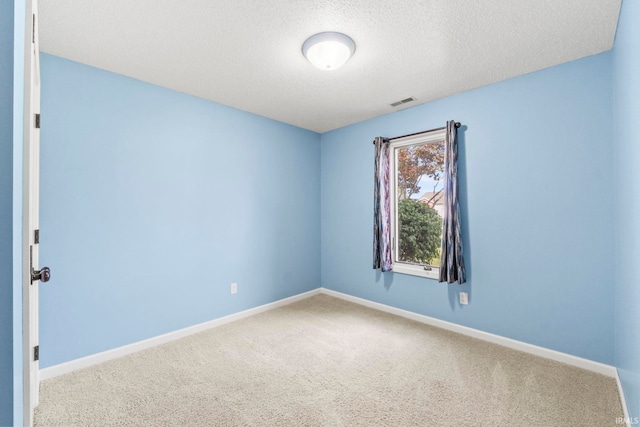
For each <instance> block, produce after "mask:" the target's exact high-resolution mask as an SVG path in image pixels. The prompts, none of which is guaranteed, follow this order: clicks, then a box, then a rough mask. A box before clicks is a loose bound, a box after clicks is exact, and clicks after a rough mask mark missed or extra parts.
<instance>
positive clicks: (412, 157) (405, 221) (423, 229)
mask: <svg viewBox="0 0 640 427" xmlns="http://www.w3.org/2000/svg"><path fill="white" fill-rule="evenodd" d="M396 155H397V178H398V179H397V185H398V188H397V189H396V190H397V193H396V194H397V195H398V200H397V202H398V205H397V206H398V207H397V216H398V253H397V260H398V261H401V262H408V263H417V264H425V265H432V266H436V267H437V266H439V265H440V246H441V239H442V215H443V213H444V143H443V142H441V141H440V142H435V143H425V144H416V145H410V146H407V147H400V148H398V149H397V151H396Z"/></svg>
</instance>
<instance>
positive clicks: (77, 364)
mask: <svg viewBox="0 0 640 427" xmlns="http://www.w3.org/2000/svg"><path fill="white" fill-rule="evenodd" d="M319 293H320V288H318V289H314V290H312V291H309V292H304V293H302V294H298V295H294V296H292V297H289V298H284V299H281V300H278V301H274V302H272V303H269V304H264V305H261V306H258V307H254V308H250V309H248V310H244V311H241V312H238V313H234V314H230V315H229V316H224V317H220V318H218V319H214V320H210V321H208V322H204V323H200V324H197V325H193V326H189V327H187V328H184V329H179V330H177V331H173V332H169V333H167V334H164V335H159V336H157V337H153V338H149V339H146V340H143V341H138V342H135V343H133V344H128V345H124V346H122V347H117V348H114V349H112V350H107V351H103V352H101V353H96V354H92V355H90V356H86V357H82V358H80V359H75V360H71V361H69V362H65V363H61V364H59V365H54V366H50V367H48V368H44V369H41V370H40V380H41V381H44V380H47V379H49V378H53V377H57V376H59V375H64V374H67V373H69V372H73V371H77V370H79V369H84V368H87V367H89V366H92V365H96V364H98V363H103V362H106V361H108V360H112V359H117V358H119V357H122V356H126V355H128V354H131V353H135V352H138V351H141V350H145V349H147V348H151V347H155V346H157V345H160V344H165V343H168V342H170V341H175V340H177V339H180V338H183V337H186V336H189V335H193V334H196V333H198V332H202V331H206V330H207V329H211V328H215V327H216V326H221V325H224V324H226V323H230V322H233V321H236V320H240V319H244V318H246V317H250V316H254V315H256V314H259V313H264V312H265V311H269V310H273V309H274V308H278V307H282V306H284V305H288V304H291V303H293V302H296V301H300V300H303V299H305V298H309V297H311V296H314V295H318V294H319Z"/></svg>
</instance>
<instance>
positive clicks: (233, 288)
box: [231, 283, 238, 295]
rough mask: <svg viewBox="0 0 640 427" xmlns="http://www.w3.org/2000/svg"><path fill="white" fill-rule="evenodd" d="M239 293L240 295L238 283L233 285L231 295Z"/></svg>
mask: <svg viewBox="0 0 640 427" xmlns="http://www.w3.org/2000/svg"><path fill="white" fill-rule="evenodd" d="M237 293H238V284H237V283H232V284H231V295H233V294H237Z"/></svg>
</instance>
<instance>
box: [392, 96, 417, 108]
mask: <svg viewBox="0 0 640 427" xmlns="http://www.w3.org/2000/svg"><path fill="white" fill-rule="evenodd" d="M415 100H416V99H415V98H414V97H413V96H412V97H411V98H405V99H401V100H400V101H397V102H394V103H392V104H391V106H392V107H397V106H398V105H402V104H406V103H407V102H413V101H415Z"/></svg>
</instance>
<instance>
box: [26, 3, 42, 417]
mask: <svg viewBox="0 0 640 427" xmlns="http://www.w3.org/2000/svg"><path fill="white" fill-rule="evenodd" d="M24 18H25V25H24V29H25V32H24V98H23V102H24V110H23V175H22V344H23V346H22V370H23V384H22V386H23V402H22V408H23V425H24V426H27V427H31V426H33V410H34V408H35V407H36V406H37V404H38V386H39V381H38V364H37V362H35V361H34V357H33V356H34V354H33V353H34V351H33V349H34V346H35V345H37V343H36V342H34V339H33V336H32V333H31V331H32V328H34V327H35V328H36V329H35V330H36V333H37V323H38V312H37V311H38V310H37V305H36V306H35V307H34V305H33V304H32V302H31V295H32V292H33V290H34V289H37V286H39V283H38V282H36V283H35V284H34V285H32V284H31V254H30V247H31V245H33V237H34V236H33V232H32V230H33V229H34V226H33V225H34V224H33V217H32V210H33V209H34V206H33V204H32V202H31V198H32V194H31V186H32V183H33V182H34V180H36V183H37V180H38V178H39V175H40V174H39V162H34V163H33V165H32V156H33V152H32V142H31V141H32V137H33V134H34V133H35V132H39V130H36V128H35V113H36V112H37V113H39V111H35V110H34V109H35V108H38V109H39V106H38V105H34V102H33V101H34V99H33V91H34V90H36V89H37V88H39V85H38V86H36V87H34V85H33V84H32V78H33V77H32V70H31V67H32V66H34V65H35V66H36V67H39V61H38V59H37V57H36V59H35V61H34V59H33V57H32V50H33V49H36V56H38V55H39V46H38V38H37V29H38V27H37V0H27V1H26V2H25V16H24ZM34 62H35V64H34ZM36 73H37V76H38V77H37V78H38V79H39V70H36ZM38 96H39V95H38ZM36 104H37V103H36ZM32 166H33V167H32ZM36 193H37V192H36ZM37 205H38V204H37V203H35V207H36V208H37ZM36 225H37V221H36ZM32 286H35V287H36V288H33V287H32ZM36 296H37V293H36ZM34 319H35V320H34ZM34 323H35V324H34ZM35 341H37V338H36V339H35ZM32 384H35V387H32Z"/></svg>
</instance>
